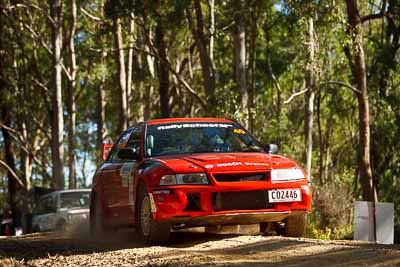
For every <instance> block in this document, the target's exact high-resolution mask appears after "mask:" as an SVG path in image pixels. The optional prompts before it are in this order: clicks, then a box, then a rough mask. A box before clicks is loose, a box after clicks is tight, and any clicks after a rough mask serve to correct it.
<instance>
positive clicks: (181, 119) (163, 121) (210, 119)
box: [147, 118, 233, 125]
mask: <svg viewBox="0 0 400 267" xmlns="http://www.w3.org/2000/svg"><path fill="white" fill-rule="evenodd" d="M174 122H175V123H179V122H224V123H226V122H228V123H233V121H232V120H228V119H221V118H167V119H155V120H149V121H147V124H149V125H152V124H164V123H174Z"/></svg>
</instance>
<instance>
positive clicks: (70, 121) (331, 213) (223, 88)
mask: <svg viewBox="0 0 400 267" xmlns="http://www.w3.org/2000/svg"><path fill="white" fill-rule="evenodd" d="M399 37H400V1H399V0H382V1H381V0H368V1H365V0H359V1H356V0H346V1H336V0H328V1H325V0H320V1H289V0H288V1H283V0H279V1H276V0H259V1H258V0H248V1H245V0H221V1H215V0H154V1H145V0H130V1H128V0H48V1H38V0H14V1H11V0H1V1H0V112H1V114H0V115H1V117H0V128H1V132H2V135H0V178H1V179H0V195H1V197H0V205H1V206H4V204H5V203H10V204H12V207H13V209H14V211H15V213H25V212H29V211H30V209H31V205H30V200H29V198H28V196H29V194H27V192H31V189H32V188H33V187H34V186H42V187H48V188H54V189H61V188H77V187H87V186H90V184H89V183H90V180H91V177H89V176H91V175H92V173H93V171H94V169H93V168H95V165H96V164H98V163H99V162H100V153H101V147H102V143H104V142H113V140H115V138H116V137H117V136H118V135H119V133H120V132H121V131H122V130H123V129H125V128H126V127H128V126H129V125H132V124H135V123H136V122H139V121H144V120H148V119H152V118H165V117H194V116H199V117H200V116H201V117H202V116H216V117H224V118H233V119H236V120H238V121H240V122H241V123H242V124H243V125H245V126H246V127H247V128H248V129H249V130H250V132H252V133H254V135H255V136H256V137H257V138H258V139H259V140H261V141H262V142H264V143H276V144H278V145H279V147H280V154H282V155H285V156H288V157H290V158H292V159H294V160H296V161H297V162H299V163H300V164H301V165H302V166H303V167H304V168H305V169H306V170H307V172H308V173H309V174H310V175H311V177H312V184H313V187H314V211H313V216H311V219H310V231H309V233H310V234H311V235H313V236H317V237H323V238H340V237H343V236H345V235H347V234H349V233H351V228H352V226H351V225H352V216H353V215H352V207H353V201H354V200H360V199H363V200H369V201H381V202H394V203H395V218H396V219H395V220H396V223H397V224H399V223H400V182H399V176H400V142H399V141H398V137H399V136H400V76H399V64H398V61H399V52H398V51H399V47H400V41H399ZM374 188H376V190H374Z"/></svg>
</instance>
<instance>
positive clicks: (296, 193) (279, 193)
mask: <svg viewBox="0 0 400 267" xmlns="http://www.w3.org/2000/svg"><path fill="white" fill-rule="evenodd" d="M268 198H269V202H270V203H274V202H294V201H301V192H300V189H275V190H269V191H268Z"/></svg>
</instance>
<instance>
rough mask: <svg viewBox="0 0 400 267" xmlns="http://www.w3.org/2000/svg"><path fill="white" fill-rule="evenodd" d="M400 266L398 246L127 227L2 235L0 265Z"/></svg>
mask: <svg viewBox="0 0 400 267" xmlns="http://www.w3.org/2000/svg"><path fill="white" fill-rule="evenodd" d="M209 265H214V266H255V265H261V266H308V267H309V266H400V246H399V245H391V246H389V245H376V244H372V243H368V242H359V241H344V240H343V241H322V240H315V239H306V238H285V237H279V236H261V235H248V234H247V235H243V234H242V235H238V234H210V233H199V232H174V233H172V238H171V241H170V242H169V244H168V245H166V246H145V245H144V244H143V243H142V242H141V241H140V240H139V239H138V237H137V236H136V235H135V234H134V233H133V232H129V231H123V232H118V233H116V234H114V235H113V236H112V237H107V238H105V239H103V240H100V241H95V240H93V239H91V238H90V236H89V235H87V234H85V233H75V234H72V235H69V236H60V235H56V234H50V233H47V234H31V235H26V236H22V237H8V238H4V237H3V238H0V266H209Z"/></svg>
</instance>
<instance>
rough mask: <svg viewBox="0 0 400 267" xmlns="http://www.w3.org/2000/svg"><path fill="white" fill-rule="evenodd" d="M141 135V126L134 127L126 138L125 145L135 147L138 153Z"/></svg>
mask: <svg viewBox="0 0 400 267" xmlns="http://www.w3.org/2000/svg"><path fill="white" fill-rule="evenodd" d="M141 137H142V128H141V127H136V128H134V129H133V131H132V134H131V136H130V138H129V140H128V143H127V144H126V147H127V148H135V149H136V151H137V152H138V154H140V149H141Z"/></svg>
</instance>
